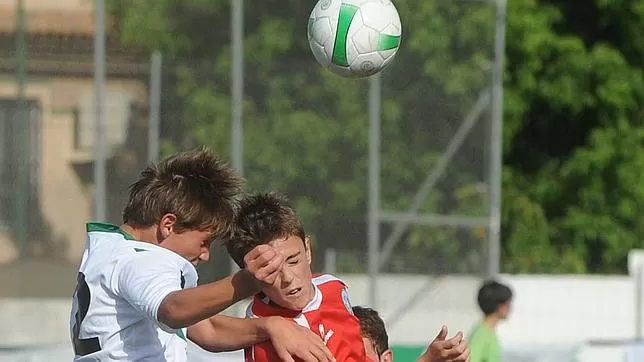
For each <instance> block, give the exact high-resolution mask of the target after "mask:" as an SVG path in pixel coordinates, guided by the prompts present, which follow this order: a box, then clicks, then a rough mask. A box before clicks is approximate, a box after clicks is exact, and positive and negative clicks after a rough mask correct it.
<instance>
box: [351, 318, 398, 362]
mask: <svg viewBox="0 0 644 362" xmlns="http://www.w3.org/2000/svg"><path fill="white" fill-rule="evenodd" d="M352 310H353V314H354V315H355V316H356V318H358V320H359V321H360V333H361V334H362V337H363V338H367V339H369V340H370V341H371V343H372V345H373V348H374V349H375V350H376V353H377V354H378V356H382V354H383V353H384V352H385V351H386V350H388V349H389V336H387V329H385V322H384V321H383V320H382V318H380V315H379V314H378V312H376V311H375V310H373V309H371V308H367V307H358V306H355V307H353V308H352Z"/></svg>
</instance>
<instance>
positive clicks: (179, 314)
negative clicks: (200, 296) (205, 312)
mask: <svg viewBox="0 0 644 362" xmlns="http://www.w3.org/2000/svg"><path fill="white" fill-rule="evenodd" d="M157 319H158V320H159V322H161V323H163V324H164V325H166V326H168V327H170V328H172V329H180V328H186V327H188V326H190V325H192V324H193V323H194V322H195V321H194V318H193V316H191V314H190V311H189V308H188V307H187V306H186V305H185V303H184V302H183V301H182V300H181V298H180V297H179V295H178V293H170V294H169V295H168V296H167V297H165V298H164V299H163V302H161V305H159V309H158V311H157Z"/></svg>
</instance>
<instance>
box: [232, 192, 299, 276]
mask: <svg viewBox="0 0 644 362" xmlns="http://www.w3.org/2000/svg"><path fill="white" fill-rule="evenodd" d="M289 236H297V237H299V238H301V239H302V242H304V239H305V238H306V234H305V233H304V227H303V226H302V222H301V221H300V219H299V218H298V217H297V215H295V211H293V209H292V208H291V206H290V205H289V204H288V201H287V200H286V198H285V197H283V196H280V195H279V194H277V193H262V194H255V195H252V196H248V197H246V198H244V199H243V200H242V201H241V203H240V208H239V213H238V215H237V218H236V222H235V233H234V236H233V238H232V239H231V240H229V241H228V242H227V243H226V248H227V249H228V254H230V257H231V258H233V260H234V261H235V263H237V265H239V266H240V267H241V268H243V267H244V256H245V255H246V254H247V253H248V252H249V251H251V250H253V248H254V247H256V246H258V245H261V244H268V243H269V242H271V241H273V240H275V239H278V238H287V237H289Z"/></svg>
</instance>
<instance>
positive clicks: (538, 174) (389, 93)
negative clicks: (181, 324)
mask: <svg viewBox="0 0 644 362" xmlns="http://www.w3.org/2000/svg"><path fill="white" fill-rule="evenodd" d="M108 5H109V7H110V10H111V12H112V14H113V15H114V19H115V20H116V29H117V30H118V33H119V36H120V38H121V39H122V40H123V41H125V42H127V43H131V44H135V45H138V46H143V47H146V48H148V49H150V50H162V51H163V52H164V54H165V55H166V58H165V62H166V64H167V65H166V67H165V70H166V77H165V78H164V110H163V114H164V122H165V123H164V130H165V135H166V143H165V146H166V147H165V148H166V151H167V152H170V151H173V150H177V149H182V148H187V147H191V146H195V145H199V144H206V145H210V146H212V147H214V148H216V149H217V150H218V151H219V152H220V153H222V154H224V155H228V153H229V149H230V137H229V135H230V122H229V120H230V117H231V108H230V91H229V87H230V65H231V64H230V63H231V60H230V59H231V57H230V54H231V49H230V43H229V35H230V30H229V29H230V17H229V13H230V9H229V1H225V0H217V1H213V0H210V1H204V0H181V1H180V0H157V1H152V0H139V1H136V2H132V1H124V0H110V1H109V2H108ZM313 5H314V3H313V2H311V1H305V2H302V1H296V0H282V1H276V0H265V1H261V2H254V3H252V4H247V6H246V9H245V43H244V46H245V71H246V74H245V101H244V132H245V133H244V135H245V136H244V148H245V158H244V160H245V176H246V177H247V179H248V185H249V189H252V190H258V189H274V190H279V191H282V192H284V193H286V194H287V195H289V196H290V197H291V199H292V201H293V203H294V206H295V208H296V209H297V211H298V213H300V214H301V215H302V217H303V218H304V220H305V224H306V225H307V227H308V229H309V230H308V231H309V232H310V233H311V234H313V235H314V237H315V239H314V240H317V241H318V243H317V247H318V248H319V249H322V248H324V247H335V248H340V249H343V250H351V249H353V250H360V249H362V250H364V249H365V245H366V241H365V234H366V233H365V220H366V213H365V210H366V199H367V189H366V185H367V147H368V139H369V137H368V112H367V103H366V99H367V89H368V83H367V82H365V81H354V80H346V79H341V78H339V77H337V76H335V75H333V74H331V73H329V72H327V71H325V70H323V69H321V68H320V67H318V66H317V65H316V64H315V62H314V60H313V58H312V56H311V54H310V52H309V50H308V44H307V41H306V23H307V19H308V13H309V11H310V10H311V8H312V7H313ZM396 6H397V8H398V10H399V12H400V14H401V18H402V20H403V27H404V28H403V44H402V48H401V50H400V52H399V55H398V57H397V59H396V61H395V62H394V64H393V65H392V67H391V69H388V70H387V71H386V72H385V74H384V80H383V107H382V112H383V114H382V118H383V120H382V123H383V124H382V150H381V155H382V161H381V167H382V182H381V188H382V196H381V197H382V207H383V209H385V210H390V211H404V210H405V209H406V208H408V207H409V204H410V203H411V201H412V198H413V195H414V193H415V192H416V189H417V188H418V186H419V184H420V182H421V181H422V180H423V179H424V178H425V177H426V174H427V172H428V170H431V169H432V167H435V166H436V165H438V164H440V158H441V155H443V150H444V148H445V147H446V146H447V144H448V142H449V140H450V139H451V137H452V136H453V135H454V134H455V132H456V129H457V128H458V127H459V125H462V124H463V122H462V120H463V119H464V118H465V117H466V116H467V114H468V112H469V110H470V109H471V108H472V106H473V105H474V104H475V103H476V101H477V99H478V97H479V95H480V94H481V92H482V91H484V90H485V89H487V87H488V86H489V84H490V79H491V69H492V61H493V57H494V54H493V41H494V27H495V21H496V19H495V8H494V6H493V4H491V3H489V4H486V3H476V2H469V1H456V0H423V1H418V0H413V1H412V0H397V1H396ZM506 20H507V25H506V29H507V30H506V33H507V36H506V39H507V44H506V54H505V75H504V131H503V147H504V171H503V209H502V210H503V212H502V214H503V215H502V216H503V219H502V244H503V257H502V259H503V270H504V271H507V272H541V273H564V272H621V271H623V270H624V269H625V265H626V263H625V258H626V255H627V253H628V250H629V249H631V248H635V247H638V246H639V244H640V242H639V240H640V238H642V236H644V229H643V226H641V225H644V224H643V223H642V222H641V221H642V220H641V219H642V217H641V216H640V215H642V213H641V211H642V209H643V207H644V182H640V181H644V180H640V179H641V178H644V176H642V175H644V172H643V171H644V152H642V151H644V142H643V141H644V128H642V122H641V110H640V104H643V103H642V101H643V100H644V99H643V98H644V77H643V75H642V71H641V70H640V69H639V67H638V65H639V64H642V60H644V59H643V58H644V36H642V35H640V33H641V32H640V31H639V24H641V23H642V20H644V1H643V0H636V1H632V2H628V3H626V2H624V1H617V2H608V1H605V0H594V1H593V2H590V3H587V4H585V5H584V7H583V8H580V7H578V6H574V5H573V4H572V3H570V2H564V1H547V0H523V1H510V2H509V3H508V8H507V17H506ZM480 118H481V120H480V121H479V122H477V123H476V125H475V126H474V128H473V129H472V131H471V132H470V135H469V136H468V137H467V138H466V140H465V142H464V144H463V146H462V147H461V148H460V150H459V151H458V152H457V153H456V154H455V156H454V158H453V160H452V161H451V162H450V164H449V167H447V171H446V172H445V173H444V174H443V175H442V177H441V178H440V179H439V180H438V181H437V183H436V185H435V188H434V190H433V192H431V193H430V195H429V196H428V197H427V198H426V200H424V202H423V203H422V205H421V207H420V210H421V211H422V212H427V213H439V214H458V215H467V216H472V217H474V216H484V215H486V213H487V212H488V210H487V206H486V205H487V203H488V200H487V192H486V190H487V189H486V188H485V187H484V186H483V185H484V184H485V182H486V180H487V174H486V172H487V171H486V166H487V161H486V156H487V151H486V149H487V148H488V146H489V144H488V143H487V141H486V137H487V133H486V132H487V125H488V120H489V113H484V114H483V115H481V116H480ZM382 231H383V233H382V235H383V239H386V238H387V236H388V233H389V231H390V228H387V227H385V228H383V230H382ZM485 237H486V233H485V232H484V230H481V229H473V230H472V229H468V230H465V229H455V228H445V227H444V228H435V227H434V228H429V227H420V226H416V227H411V228H410V229H409V230H408V232H406V233H405V234H404V238H403V239H404V242H403V246H402V247H399V248H397V249H396V250H397V251H396V253H394V258H393V259H392V262H391V263H390V265H389V268H390V269H394V270H415V271H427V270H430V268H429V267H428V266H427V264H428V262H430V263H432V264H434V265H437V267H435V268H437V269H438V271H450V272H453V271H465V272H472V271H475V270H477V269H480V268H481V267H482V260H483V259H482V255H483V254H484V248H483V247H482V246H483V245H484V240H485ZM318 255H319V256H320V255H321V254H318ZM340 259H341V260H347V263H348V264H349V265H351V264H356V263H358V264H360V262H361V261H363V259H364V256H360V257H353V258H352V257H350V256H349V254H348V253H344V254H343V255H341V258H340Z"/></svg>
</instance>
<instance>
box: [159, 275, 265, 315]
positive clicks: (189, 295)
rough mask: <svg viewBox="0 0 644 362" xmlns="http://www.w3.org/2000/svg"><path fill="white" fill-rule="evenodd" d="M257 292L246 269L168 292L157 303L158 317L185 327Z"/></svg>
mask: <svg viewBox="0 0 644 362" xmlns="http://www.w3.org/2000/svg"><path fill="white" fill-rule="evenodd" d="M256 292H257V287H256V285H255V282H254V280H253V278H252V277H251V276H250V274H249V273H248V272H247V271H246V270H240V271H239V272H237V273H236V274H234V275H232V276H229V277H227V278H225V279H222V280H219V281H216V282H213V283H208V284H203V285H200V286H198V287H195V288H188V289H183V290H176V291H173V292H171V293H169V294H168V295H167V296H166V297H165V298H164V299H163V301H162V302H161V304H160V305H159V309H158V311H157V318H158V319H159V321H160V322H161V323H163V324H165V325H167V326H169V327H171V328H184V327H188V326H191V325H193V324H195V323H197V322H199V321H201V320H203V319H206V318H209V317H211V316H213V315H216V314H218V313H220V312H222V311H223V310H225V309H226V308H228V307H230V306H231V305H233V304H235V303H237V302H238V301H240V300H242V299H245V298H248V297H250V296H251V295H253V294H254V293H256Z"/></svg>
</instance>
